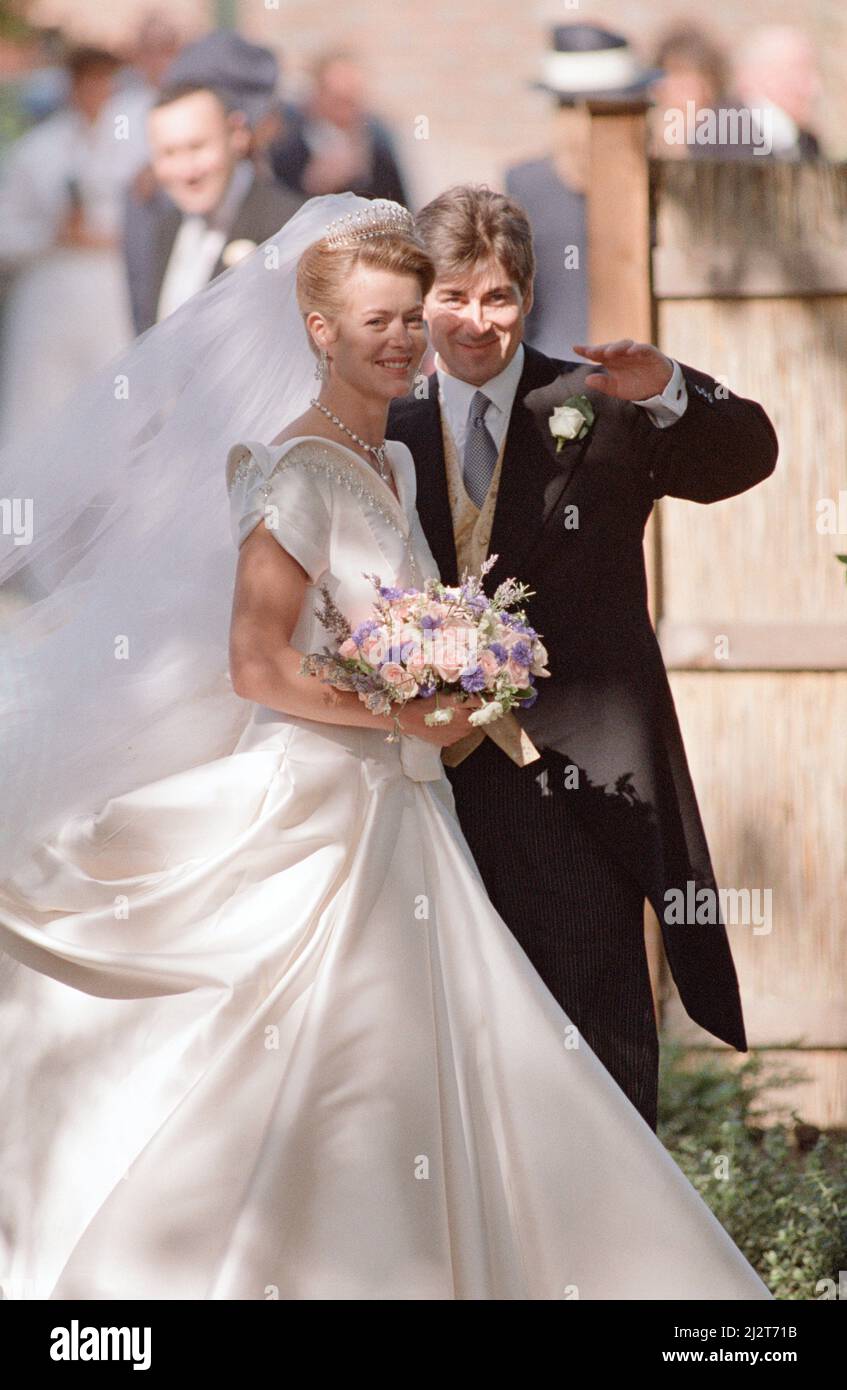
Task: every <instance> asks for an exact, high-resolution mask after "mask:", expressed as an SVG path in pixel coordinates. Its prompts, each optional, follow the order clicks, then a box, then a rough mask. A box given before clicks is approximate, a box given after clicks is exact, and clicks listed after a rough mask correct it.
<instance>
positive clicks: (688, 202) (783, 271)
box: [651, 159, 847, 299]
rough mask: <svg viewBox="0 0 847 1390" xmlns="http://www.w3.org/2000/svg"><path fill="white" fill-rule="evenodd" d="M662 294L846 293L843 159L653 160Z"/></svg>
mask: <svg viewBox="0 0 847 1390" xmlns="http://www.w3.org/2000/svg"><path fill="white" fill-rule="evenodd" d="M651 176H652V180H653V185H654V188H655V192H656V200H657V219H656V249H655V251H654V253H653V287H654V293H655V294H656V295H657V296H658V298H660V299H667V298H671V297H679V298H683V299H692V298H694V297H699V296H705V297H707V298H719V297H725V296H728V297H734V296H746V295H779V296H790V297H791V298H794V299H796V298H798V297H799V296H800V295H806V294H833V293H838V294H844V293H846V292H847V252H845V245H847V164H845V163H840V164H791V163H770V164H769V163H768V162H767V161H760V160H756V159H753V160H745V161H741V162H732V161H729V162H727V161H721V160H691V161H689V160H679V161H676V160H657V161H655V162H654V163H653V164H652V165H651Z"/></svg>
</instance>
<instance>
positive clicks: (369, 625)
mask: <svg viewBox="0 0 847 1390" xmlns="http://www.w3.org/2000/svg"><path fill="white" fill-rule="evenodd" d="M377 627H379V623H378V622H377V620H376V618H368V619H367V621H366V622H364V623H359V626H358V627H356V628H354V629H353V631H352V632H351V633H350V636H351V637H352V639H353V641H354V642H355V643H356V646H357V647H361V645H362V643H363V642H364V640H365V638H366V637H369V636H370V634H371V633H372V632H373V630H374V628H377Z"/></svg>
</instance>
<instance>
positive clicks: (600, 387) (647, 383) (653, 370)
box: [571, 338, 673, 401]
mask: <svg viewBox="0 0 847 1390" xmlns="http://www.w3.org/2000/svg"><path fill="white" fill-rule="evenodd" d="M571 346H572V347H573V350H574V352H578V353H579V354H580V356H582V357H588V358H590V359H591V361H592V362H597V363H598V364H599V365H600V366H601V367H602V368H603V371H602V372H591V373H589V375H588V376H587V377H586V378H585V384H586V386H590V387H592V388H593V389H594V390H595V391H603V392H604V393H605V394H606V395H607V396H616V397H617V399H618V400H621V401H645V400H648V399H649V398H650V397H651V396H660V395H661V393H662V392H663V391H664V389H665V387H666V386H667V384H668V382H669V381H670V379H671V377H672V376H673V363H672V362H671V360H670V358H669V357H666V356H665V354H664V353H663V352H660V351H659V349H658V348H657V347H653V344H652V343H635V342H633V340H632V338H619V339H618V340H617V341H616V342H614V343H595V344H593V345H592V344H588V345H585V344H579V343H573V344H572V345H571Z"/></svg>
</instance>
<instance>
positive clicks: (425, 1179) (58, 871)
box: [0, 437, 771, 1300]
mask: <svg viewBox="0 0 847 1390" xmlns="http://www.w3.org/2000/svg"><path fill="white" fill-rule="evenodd" d="M389 450H390V458H391V461H392V465H393V469H394V471H395V476H396V480H397V485H398V489H399V493H400V499H401V503H400V504H398V502H397V501H396V499H395V497H394V495H393V493H392V491H391V489H390V488H389V486H388V485H387V483H385V482H383V481H382V480H381V479H380V478H379V477H378V475H377V474H376V473H375V472H374V471H373V470H372V469H371V468H370V467H369V466H368V465H367V464H366V463H365V462H364V461H363V460H362V459H361V458H360V457H359V456H358V455H357V454H354V453H352V452H351V451H350V450H348V449H346V448H344V447H343V446H340V445H339V446H335V445H333V444H330V443H328V442H325V441H320V440H318V439H316V438H314V437H305V438H304V437H301V438H300V439H297V440H289V441H287V442H286V443H284V444H281V445H275V446H266V445H262V444H253V443H250V444H243V445H236V446H234V447H233V449H232V450H231V451H230V456H229V470H228V471H229V475H230V481H231V502H232V518H233V531H234V537H235V539H236V541H237V542H239V543H240V541H242V540H243V539H244V537H245V536H246V535H247V534H249V532H250V531H251V530H252V528H253V527H254V526H255V525H256V524H257V523H258V522H259V521H260V520H261V519H262V517H263V516H264V515H266V512H265V508H266V507H271V508H274V509H278V512H277V511H276V510H274V512H273V513H270V512H269V513H267V515H268V516H269V518H270V517H271V515H273V516H274V518H275V522H276V531H275V534H276V535H277V537H278V539H279V541H280V543H281V544H282V545H284V546H285V548H286V549H287V550H289V551H290V552H291V554H293V555H294V556H295V557H296V558H297V559H298V560H299V562H300V563H301V564H302V565H303V567H304V569H305V570H306V572H307V574H308V576H309V579H310V581H311V583H312V585H314V586H316V585H317V584H319V583H320V582H325V583H326V584H327V585H328V587H329V588H330V591H331V592H332V594H333V597H334V599H335V601H336V603H337V604H338V606H339V607H340V608H341V609H342V610H343V611H344V612H345V613H346V615H347V616H348V617H349V618H350V619H351V620H353V621H360V620H361V619H363V618H364V617H366V616H367V614H368V611H369V609H370V605H371V602H372V598H373V589H372V586H371V584H370V583H369V582H368V580H367V578H365V573H368V574H370V573H374V572H376V573H378V574H379V575H380V576H381V577H382V580H383V582H384V583H396V584H403V585H406V584H409V583H414V582H420V581H421V580H422V579H423V578H424V576H425V575H426V574H429V573H435V564H434V561H433V559H432V555H431V553H430V551H429V548H428V546H427V543H426V540H425V538H424V535H423V532H422V530H421V527H420V523H419V521H418V518H417V513H416V511H415V473H414V466H413V462H412V457H411V455H410V453H409V451H408V449H406V447H405V445H403V444H400V443H398V442H396V441H395V442H391V443H390V444H389ZM222 486H223V482H222ZM194 524H198V522H197V520H196V519H195V521H194ZM318 599H319V593H318V589H317V587H310V588H309V589H307V597H306V601H305V604H304V607H303V611H302V614H301V617H300V620H299V623H298V626H297V628H296V631H295V633H294V636H293V645H294V646H295V647H297V648H298V649H300V650H302V651H304V652H306V651H312V650H317V649H319V648H320V647H321V646H323V644H324V642H325V641H326V640H327V634H326V633H325V632H324V630H323V629H322V627H321V626H320V624H319V622H318V619H317V618H316V616H315V615H314V608H315V605H316V602H317V601H318ZM174 602H175V603H178V602H179V595H178V594H175V595H174ZM502 849H503V853H504V854H507V855H508V854H512V853H513V852H514V853H515V861H514V862H515V872H516V873H520V871H521V870H520V858H519V855H518V853H517V852H515V851H513V849H512V847H511V846H510V845H508V844H504V845H503V847H502ZM0 945H2V946H4V947H5V948H6V949H8V950H9V952H10V955H13V956H15V957H17V960H18V961H22V962H23V963H24V964H25V965H29V966H32V967H34V968H33V969H23V968H20V966H17V965H14V964H13V963H10V962H7V966H8V965H10V964H11V965H12V970H13V974H12V982H13V988H12V987H9V983H8V982H7V988H6V989H5V990H1V991H0V997H1V998H2V1001H3V1007H2V1009H0V1020H2V1026H3V1039H2V1041H3V1043H4V1044H5V1047H6V1052H5V1056H6V1059H7V1061H6V1069H5V1072H6V1074H5V1077H4V1081H3V1089H4V1094H3V1096H2V1102H3V1108H4V1116H5V1119H4V1130H5V1133H4V1139H3V1145H4V1153H3V1162H2V1168H3V1174H4V1176H3V1178H2V1193H0V1202H1V1203H2V1205H1V1206H0V1239H2V1240H3V1243H4V1248H3V1249H2V1251H0V1281H2V1284H3V1289H4V1294H5V1296H6V1297H7V1298H41V1299H47V1298H53V1299H66V1298H82V1299H95V1298H120V1299H139V1298H152V1299H268V1298H277V1297H278V1298H281V1299H389V1300H394V1299H396V1300H408V1299H567V1298H580V1299H599V1300H613V1299H724V1298H728V1299H769V1298H771V1295H770V1293H769V1291H768V1289H767V1288H766V1286H765V1284H764V1283H763V1282H762V1281H761V1280H760V1278H759V1277H758V1275H757V1274H756V1273H755V1271H754V1270H753V1269H752V1267H751V1266H750V1264H749V1263H748V1262H747V1261H746V1260H745V1258H744V1257H743V1256H742V1254H741V1253H740V1251H739V1250H738V1249H737V1247H736V1246H735V1245H734V1243H733V1242H732V1240H731V1239H730V1238H729V1236H728V1235H727V1233H726V1232H725V1231H724V1229H723V1227H722V1226H721V1225H720V1224H719V1222H718V1221H717V1220H716V1218H715V1217H714V1216H713V1215H712V1213H711V1212H710V1210H709V1209H708V1207H707V1206H706V1205H705V1203H704V1202H703V1201H702V1200H701V1198H700V1196H699V1195H698V1193H697V1192H696V1191H695V1189H694V1188H693V1187H692V1186H691V1184H690V1183H689V1182H688V1180H687V1179H686V1178H685V1177H684V1176H683V1174H682V1172H681V1171H680V1169H679V1168H678V1167H677V1166H676V1164H675V1163H674V1162H673V1160H672V1159H671V1157H670V1156H669V1154H668V1153H667V1152H666V1150H665V1149H664V1148H663V1146H662V1145H661V1143H660V1142H659V1141H658V1139H657V1138H656V1136H655V1134H654V1133H653V1132H652V1130H651V1129H650V1128H649V1126H648V1125H647V1124H646V1123H645V1122H644V1120H643V1119H642V1118H641V1116H640V1115H639V1114H638V1112H637V1111H636V1110H635V1108H634V1107H633V1106H632V1104H631V1103H630V1101H629V1100H628V1099H627V1097H626V1096H625V1095H624V1093H623V1092H622V1091H621V1090H620V1088H619V1087H618V1086H617V1084H616V1083H615V1081H614V1080H613V1079H612V1078H611V1076H610V1075H609V1073H608V1072H607V1071H606V1070H605V1068H604V1067H603V1066H602V1065H601V1063H600V1062H599V1061H598V1059H597V1058H596V1056H595V1055H594V1053H593V1052H592V1051H591V1050H590V1049H589V1048H588V1047H587V1046H586V1044H585V1043H584V1042H582V1041H581V1040H580V1039H579V1038H578V1037H576V1036H575V1030H574V1029H573V1028H572V1026H571V1025H570V1023H569V1020H568V1018H567V1017H566V1015H565V1014H564V1013H563V1011H562V1009H561V1008H560V1006H559V1005H558V1003H557V1002H556V1000H555V999H554V998H553V996H552V994H551V993H550V992H549V991H548V989H547V988H546V986H545V985H544V984H543V982H542V980H541V978H540V976H539V975H538V974H537V973H536V971H535V969H534V967H533V966H532V965H531V963H530V961H529V960H528V958H527V957H526V955H525V954H524V953H523V951H522V949H521V948H520V947H519V946H518V944H517V942H516V941H515V939H514V937H513V936H512V934H511V932H510V931H509V929H508V927H507V926H506V925H505V923H504V922H503V921H502V919H501V918H500V917H499V916H498V915H497V913H496V912H495V911H494V909H493V907H492V906H491V904H490V902H489V900H488V898H487V896H486V893H485V889H484V887H483V884H482V881H481V879H480V877H479V874H478V872H477V870H476V867H475V865H474V863H473V860H472V858H471V855H470V851H469V850H468V848H467V845H466V843H465V841H464V839H463V837H462V834H461V831H460V829H459V825H458V823H457V820H456V818H455V813H454V809H453V800H452V792H451V789H450V785H449V782H448V781H447V779H446V776H445V774H444V771H443V767H442V764H441V761H440V755H439V753H438V751H437V750H436V749H435V748H434V747H432V746H430V745H428V744H426V743H424V742H422V741H419V740H408V739H405V738H404V739H403V740H401V742H400V743H399V744H398V743H389V742H387V741H386V739H385V736H384V734H383V733H382V732H380V731H378V730H374V731H371V730H365V729H357V728H347V727H340V726H333V725H329V724H322V723H317V722H313V721H309V720H304V719H297V718H291V717H288V716H285V715H282V714H280V713H277V712H275V711H273V710H270V709H266V708H262V707H259V706H256V707H254V708H253V710H252V717H251V719H250V722H249V725H248V726H247V728H246V730H245V732H244V734H243V736H242V737H241V739H240V741H239V742H238V745H237V747H235V748H234V749H233V751H232V754H231V755H230V756H227V757H224V758H221V759H219V760H217V761H214V762H211V763H206V764H204V765H201V766H197V767H194V768H192V769H191V770H189V771H187V772H182V773H180V774H178V775H174V776H172V777H167V778H165V779H163V780H159V781H155V782H152V783H151V784H149V785H147V786H145V787H143V788H142V789H141V790H140V791H136V792H135V793H133V794H132V795H128V796H125V797H117V798H115V799H113V800H112V801H110V802H109V803H108V804H107V805H106V806H105V808H104V809H103V811H102V813H101V814H100V815H98V816H96V817H93V818H92V817H89V818H78V819H77V820H74V821H71V822H69V823H68V824H67V825H66V827H65V829H64V831H63V832H62V834H61V835H60V836H58V837H57V838H56V839H54V840H53V841H51V842H50V843H49V844H48V845H45V846H43V848H42V850H41V851H40V852H39V853H38V855H37V856H35V857H34V858H33V859H31V860H30V861H29V862H27V863H26V864H24V865H21V866H20V867H19V869H18V871H17V872H16V874H15V876H14V878H13V879H12V880H9V881H7V882H5V883H4V884H2V886H0Z"/></svg>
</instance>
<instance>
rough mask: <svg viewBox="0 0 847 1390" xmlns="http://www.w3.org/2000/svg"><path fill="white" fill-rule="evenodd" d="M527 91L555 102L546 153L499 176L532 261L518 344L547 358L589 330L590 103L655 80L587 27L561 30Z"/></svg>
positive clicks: (629, 93) (627, 52)
mask: <svg viewBox="0 0 847 1390" xmlns="http://www.w3.org/2000/svg"><path fill="white" fill-rule="evenodd" d="M551 44H552V47H551V48H550V49H549V50H548V52H547V53H546V54H545V55H544V65H543V70H542V78H541V80H540V81H539V82H534V83H533V84H532V85H533V87H535V88H536V89H538V90H540V91H543V92H546V93H548V95H549V96H550V97H552V98H553V101H554V103H555V116H554V120H553V125H552V131H551V136H552V138H551V141H550V145H551V148H550V150H549V153H547V154H545V155H543V156H541V157H540V158H538V159H530V160H527V161H526V162H524V163H521V164H515V165H513V166H512V167H511V168H509V169H507V170H506V178H505V185H506V192H507V193H508V194H509V195H510V197H512V198H514V199H515V200H516V201H517V202H518V203H520V204H521V206H522V207H524V208H525V209H526V211H527V213H528V215H529V219H530V223H531V226H532V235H533V242H534V246H535V256H536V265H537V270H536V277H535V298H534V302H533V305H532V309H531V311H530V312H529V314H528V315H527V319H526V327H525V340H526V342H528V343H529V344H530V345H531V346H532V347H534V348H537V349H538V351H539V352H544V353H546V354H547V355H548V356H551V357H562V356H569V357H573V356H574V353H573V348H572V344H573V343H582V342H585V341H586V340H587V339H588V337H589V330H588V322H589V320H588V314H589V303H588V238H587V229H586V201H585V189H586V186H587V182H588V174H589V169H588V142H589V120H590V118H589V115H588V108H587V106H586V104H585V103H586V102H587V101H588V100H589V98H591V97H597V98H601V99H603V100H606V101H624V100H626V99H627V98H628V97H633V96H641V95H643V94H644V92H645V91H646V89H647V87H648V86H649V84H650V83H651V82H652V81H654V80H655V78H656V77H657V76H658V74H657V73H656V72H654V71H648V70H645V69H644V68H642V66H641V64H640V63H639V62H638V60H637V59H636V57H635V55H634V54H633V53H632V50H631V49H630V47H629V44H628V43H627V41H626V39H625V38H622V37H621V35H619V34H613V33H611V32H610V31H609V30H606V29H601V28H598V27H597V26H596V25H594V24H560V25H557V26H556V28H554V29H553V31H552V35H551Z"/></svg>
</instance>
